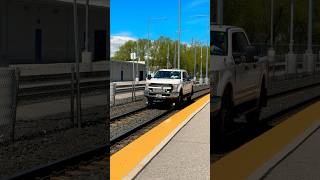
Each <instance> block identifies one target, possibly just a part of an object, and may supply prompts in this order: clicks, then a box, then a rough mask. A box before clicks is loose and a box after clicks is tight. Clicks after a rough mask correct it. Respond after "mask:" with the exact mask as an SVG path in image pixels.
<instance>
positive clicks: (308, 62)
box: [304, 0, 314, 73]
mask: <svg viewBox="0 0 320 180" xmlns="http://www.w3.org/2000/svg"><path fill="white" fill-rule="evenodd" d="M312 4H313V0H309V15H308V48H307V50H306V53H305V62H304V65H305V70H306V71H307V72H308V73H313V72H314V58H313V52H312V14H313V7H312Z"/></svg>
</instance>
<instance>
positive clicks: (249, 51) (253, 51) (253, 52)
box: [245, 46, 258, 62]
mask: <svg viewBox="0 0 320 180" xmlns="http://www.w3.org/2000/svg"><path fill="white" fill-rule="evenodd" d="M245 54H246V56H247V59H248V61H250V62H256V59H255V56H257V55H258V51H257V48H256V47H254V46H248V47H246V48H245Z"/></svg>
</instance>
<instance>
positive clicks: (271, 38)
mask: <svg viewBox="0 0 320 180" xmlns="http://www.w3.org/2000/svg"><path fill="white" fill-rule="evenodd" d="M270 33H271V34H270V36H271V37H270V45H271V49H273V0H271V24H270Z"/></svg>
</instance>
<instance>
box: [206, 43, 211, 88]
mask: <svg viewBox="0 0 320 180" xmlns="http://www.w3.org/2000/svg"><path fill="white" fill-rule="evenodd" d="M209 47H210V46H208V42H207V47H206V49H207V56H206V79H205V83H206V85H208V84H209V78H208V68H209Z"/></svg>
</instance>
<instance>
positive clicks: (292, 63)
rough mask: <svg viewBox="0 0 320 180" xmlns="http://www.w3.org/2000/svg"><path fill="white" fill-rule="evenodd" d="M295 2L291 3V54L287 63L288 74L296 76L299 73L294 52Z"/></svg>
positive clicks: (293, 0)
mask: <svg viewBox="0 0 320 180" xmlns="http://www.w3.org/2000/svg"><path fill="white" fill-rule="evenodd" d="M294 2H295V0H291V3H290V9H291V13H290V45H289V53H288V54H287V56H286V61H287V66H288V67H287V72H288V74H295V73H296V72H297V62H296V55H295V54H294V52H293V43H294V40H293V28H294V25H293V17H294Z"/></svg>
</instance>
